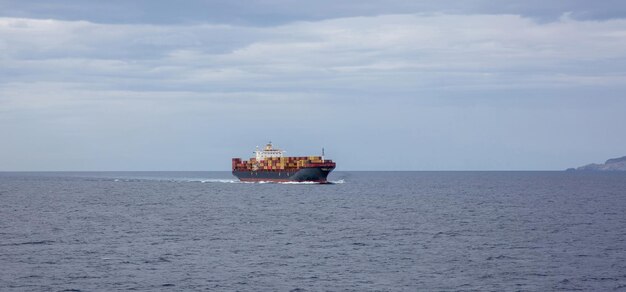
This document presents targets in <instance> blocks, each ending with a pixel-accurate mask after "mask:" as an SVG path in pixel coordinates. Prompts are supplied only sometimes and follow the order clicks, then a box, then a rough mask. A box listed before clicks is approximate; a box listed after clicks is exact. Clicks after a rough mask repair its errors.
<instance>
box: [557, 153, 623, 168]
mask: <svg viewBox="0 0 626 292" xmlns="http://www.w3.org/2000/svg"><path fill="white" fill-rule="evenodd" d="M567 171H626V156H623V157H620V158H612V159H609V160H607V161H606V162H605V163H604V164H598V163H591V164H587V165H583V166H580V167H578V168H568V169H567Z"/></svg>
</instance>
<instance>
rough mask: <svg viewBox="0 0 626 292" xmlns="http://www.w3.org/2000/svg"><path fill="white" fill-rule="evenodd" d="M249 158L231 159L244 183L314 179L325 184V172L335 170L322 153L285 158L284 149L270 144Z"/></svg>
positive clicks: (235, 173)
mask: <svg viewBox="0 0 626 292" xmlns="http://www.w3.org/2000/svg"><path fill="white" fill-rule="evenodd" d="M253 153H254V154H255V157H252V158H250V159H249V160H247V161H246V160H242V159H241V158H233V175H234V176H236V177H237V178H238V179H239V180H241V181H246V182H259V181H267V182H316V183H327V177H328V174H329V173H330V172H331V171H333V169H335V162H333V161H332V160H326V159H324V149H323V148H322V156H300V157H286V156H284V153H285V151H282V150H280V149H275V148H273V147H272V142H270V143H268V144H267V145H265V148H263V150H259V149H258V147H257V150H256V151H254V152H253Z"/></svg>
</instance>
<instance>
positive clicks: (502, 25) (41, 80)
mask: <svg viewBox="0 0 626 292" xmlns="http://www.w3.org/2000/svg"><path fill="white" fill-rule="evenodd" d="M67 3H68V6H66V7H62V6H61V8H59V6H43V5H42V4H40V5H35V6H34V8H28V9H26V8H25V7H20V5H10V6H11V9H9V11H12V12H11V13H12V14H13V15H21V16H27V17H21V18H17V17H4V18H0V67H1V68H2V70H0V122H1V124H0V134H2V136H3V137H4V139H3V140H5V141H7V142H5V143H2V145H1V146H0V162H2V163H1V165H2V166H1V168H0V169H4V170H29V169H30V170H33V169H34V170H37V169H43V170H55V169H75V170H84V169H108V170H116V169H148V170H150V169H166V170H167V169H174V170H176V169H179V170H185V169H190V170H194V169H198V170H202V169H227V168H228V165H229V161H228V159H229V158H230V157H231V156H245V155H247V153H248V152H249V151H250V149H249V148H252V147H253V146H254V145H257V144H260V143H263V142H264V141H266V140H267V139H273V140H274V141H275V142H277V143H279V144H280V146H283V147H284V148H287V150H289V151H290V153H291V154H294V155H297V154H307V153H309V152H314V151H318V147H321V146H323V145H324V146H326V148H327V149H328V150H329V154H331V155H333V154H334V155H333V156H335V158H337V159H339V160H340V162H341V166H342V167H343V168H344V169H555V168H556V169H558V168H565V167H568V166H571V165H577V164H582V163H585V162H587V161H596V160H602V159H604V158H606V157H611V156H617V155H623V153H620V152H619V151H622V150H623V149H624V148H623V146H624V144H625V143H626V138H624V137H623V135H617V134H616V133H618V132H619V131H620V130H621V128H622V126H621V125H623V124H624V123H625V122H626V117H625V116H626V115H624V109H626V102H625V100H624V99H623V96H624V92H625V89H626V88H625V87H626V82H625V81H626V80H625V77H626V76H625V75H624V70H623V64H624V58H625V57H626V56H625V55H626V53H624V52H626V37H625V36H626V20H624V19H621V18H615V19H613V16H610V15H609V14H605V15H603V14H602V13H599V11H601V10H602V9H599V8H597V7H596V6H595V5H594V6H593V7H592V6H586V5H583V3H582V2H576V1H571V2H568V3H570V5H573V8H576V9H572V13H570V14H559V17H558V18H555V19H553V20H551V21H544V20H541V19H539V18H541V17H538V16H541V15H542V14H541V13H538V12H537V13H534V12H532V13H531V12H528V14H532V16H520V15H514V14H498V13H499V12H501V11H505V12H506V9H512V10H515V9H517V11H523V10H528V9H531V5H530V4H526V6H519V7H513V6H512V5H511V4H508V5H500V6H497V5H496V6H493V7H492V6H489V5H487V4H488V2H484V1H476V2H472V3H471V4H467V3H466V4H465V5H467V6H463V7H460V8H454V6H452V7H453V8H449V9H435V8H436V7H430V6H429V5H427V3H426V2H415V3H417V4H414V5H415V6H414V7H413V6H412V7H413V8H412V9H413V10H425V11H431V12H432V11H443V10H445V12H448V13H434V14H433V13H429V14H422V13H420V14H412V13H403V14H389V13H391V12H396V10H394V9H402V8H406V9H408V8H407V7H406V5H409V4H403V3H401V2H397V3H394V2H391V4H390V5H389V6H388V7H383V8H381V7H379V6H375V5H373V4H371V3H369V2H362V3H361V4H360V5H356V6H348V5H346V6H345V7H344V6H342V5H339V6H333V7H334V8H336V11H338V12H336V13H337V14H333V13H331V12H329V11H328V10H325V9H324V8H321V7H322V6H319V7H317V8H315V7H307V6H306V5H302V6H299V7H295V6H294V5H286V6H281V4H282V3H281V2H280V1H276V2H269V7H272V5H274V6H276V7H279V6H280V7H282V8H283V10H280V9H278V10H275V11H274V10H272V11H274V12H275V13H278V14H281V13H282V14H284V15H288V16H289V17H283V18H281V17H277V18H273V17H269V16H268V19H270V20H271V21H269V20H268V21H267V22H266V23H264V24H267V23H269V22H271V23H272V25H271V26H267V25H262V26H256V25H251V23H257V22H263V21H261V20H256V19H255V18H254V17H251V18H249V17H248V16H247V13H250V14H254V15H257V16H258V15H264V12H263V9H256V10H255V9H253V8H254V7H257V8H258V7H261V6H259V5H256V6H254V5H253V7H252V8H245V9H244V8H241V9H240V10H237V9H235V8H237V7H240V6H245V5H244V4H245V3H244V2H227V3H228V4H223V5H216V4H214V3H213V4H211V5H209V4H204V3H202V2H196V3H195V4H193V5H190V6H185V7H182V14H180V15H185V13H186V12H185V11H189V12H188V13H192V12H191V11H192V10H193V11H196V10H197V9H195V8H197V7H196V6H197V5H207V7H210V8H213V9H214V10H211V11H226V12H228V13H227V15H229V17H231V18H232V19H236V18H237V16H240V17H241V18H242V19H245V21H242V22H241V23H245V24H244V25H242V24H240V23H239V22H238V21H217V22H221V24H218V23H214V22H211V21H203V20H204V19H202V18H201V17H200V16H198V17H197V18H196V17H194V16H193V15H190V16H189V19H191V20H192V21H189V22H187V23H181V21H177V20H176V19H170V18H168V17H165V16H164V17H160V14H159V13H149V17H152V18H156V19H159V20H160V21H145V22H146V23H132V21H126V20H124V19H115V17H111V18H109V19H108V20H109V21H100V20H102V19H93V20H92V21H85V20H80V21H78V20H59V19H80V17H77V15H81V16H82V15H87V16H89V17H87V18H93V17H91V16H90V14H89V13H87V14H82V12H81V11H83V10H86V9H88V8H90V9H92V10H99V11H102V10H101V9H104V10H106V9H109V10H112V11H120V9H125V10H126V14H122V16H123V15H127V17H128V19H129V20H130V19H138V20H142V18H141V17H138V18H136V17H135V16H133V15H136V14H138V13H140V12H139V11H140V10H139V9H134V8H132V7H130V8H129V7H128V6H127V5H130V4H127V5H120V6H119V7H117V6H114V5H106V6H103V7H100V6H98V5H99V4H93V5H85V6H73V5H70V4H71V2H67ZM151 3H152V2H151ZM224 3H226V2H224ZM368 3H369V4H370V5H369V6H368ZM464 3H465V2H464ZM525 3H527V2H525ZM528 3H530V2H528ZM555 3H558V2H555ZM12 4H15V3H12ZM4 5H5V7H6V5H7V4H4ZM154 5H155V6H154V7H157V8H150V9H159V8H158V7H159V5H163V4H159V3H156V4H154ZM194 5H196V6H194ZM403 5H404V6H403ZM411 5H413V4H411ZM554 5H555V7H552V8H550V6H548V7H545V8H544V9H545V10H544V12H545V15H548V14H550V13H548V12H546V11H560V10H561V9H562V8H563V7H561V6H559V7H556V6H558V5H557V4H554ZM577 5H578V6H577ZM409 6H410V5H409ZM263 7H265V6H263ZM428 7H430V8H428ZM507 7H508V8H507ZM348 8H350V9H348ZM374 8H377V9H378V10H377V9H374ZM409 8H410V7H409ZM557 8H558V9H557ZM265 9H269V8H265ZM316 9H317V10H316ZM166 10H167V9H162V10H159V11H160V13H162V14H164V15H165V14H166V13H167V12H169V11H166ZM231 10H232V11H231ZM409 10H411V9H409ZM5 11H7V10H5ZM58 11H62V12H63V13H61V12H58ZM68 11H76V13H75V14H71V13H68ZM281 11H282V12H281ZM298 11H302V13H299V12H298ZM305 11H306V13H304V12H305ZM342 11H344V12H345V15H344V14H342V13H343V12H342ZM348 11H349V12H350V13H348ZM354 11H356V12H354ZM367 11H369V12H367ZM468 11H469V12H473V11H483V12H485V13H487V12H489V13H491V14H463V13H465V12H468ZM594 11H595V12H594ZM614 12H615V13H618V12H619V9H614ZM11 13H9V14H11ZM211 13H217V12H210V13H208V14H209V15H211ZM268 13H269V12H268ZM59 14H64V15H65V16H64V17H55V18H59V19H37V18H39V17H41V16H44V17H45V16H46V15H54V16H58V15H59ZM217 14H219V13H217ZM353 14H360V15H365V16H352V17H347V16H346V15H353ZM116 15H117V14H116ZM177 15H178V14H177ZM303 15H304V16H303ZM316 15H319V16H316ZM583 16H584V17H583ZM31 17H34V18H31ZM259 17H260V16H259ZM296 19H307V20H306V21H293V20H296ZM589 19H602V20H589ZM144 20H145V19H144ZM288 20H289V21H288ZM138 22H144V21H143V20H142V21H138ZM173 22H174V23H173ZM364 157H368V159H363V158H364Z"/></svg>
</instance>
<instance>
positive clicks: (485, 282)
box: [0, 172, 626, 291]
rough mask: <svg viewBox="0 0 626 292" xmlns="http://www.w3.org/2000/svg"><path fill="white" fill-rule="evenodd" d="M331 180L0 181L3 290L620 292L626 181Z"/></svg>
mask: <svg viewBox="0 0 626 292" xmlns="http://www.w3.org/2000/svg"><path fill="white" fill-rule="evenodd" d="M330 179H331V180H332V181H335V182H337V183H336V184H333V185H308V184H248V183H237V182H236V181H235V179H234V178H233V177H231V176H230V174H229V173H228V172H147V173H137V172H129V173H127V172H104V173H0V290H1V291H62V290H76V291H77V290H81V291H96V290H97V291H111V290H144V291H145V290H149V291H151V290H166V291H180V290H215V291H236V290H237V291H292V290H295V291H325V290H330V291H340V290H342V291H343V290H352V291H435V290H483V291H489V290H498V291H500V290H507V291H511V290H529V291H547V290H565V291H573V290H584V291H592V290H593V291H612V290H622V291H624V290H626V173H577V172H571V173H570V172H335V173H333V174H332V175H331V177H330Z"/></svg>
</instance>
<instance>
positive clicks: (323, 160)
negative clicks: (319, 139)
mask: <svg viewBox="0 0 626 292" xmlns="http://www.w3.org/2000/svg"><path fill="white" fill-rule="evenodd" d="M323 161H324V147H322V162H323Z"/></svg>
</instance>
